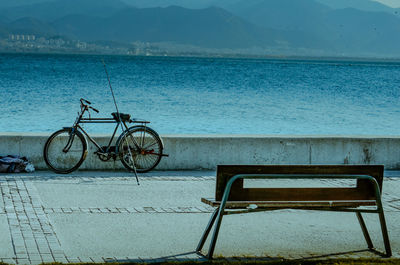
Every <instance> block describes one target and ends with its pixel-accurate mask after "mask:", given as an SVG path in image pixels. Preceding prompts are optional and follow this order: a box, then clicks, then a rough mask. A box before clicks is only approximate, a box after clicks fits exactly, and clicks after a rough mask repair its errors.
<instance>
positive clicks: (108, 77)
mask: <svg viewBox="0 0 400 265" xmlns="http://www.w3.org/2000/svg"><path fill="white" fill-rule="evenodd" d="M101 61H102V62H103V65H104V70H105V71H106V75H107V79H108V84H109V85H110V90H111V94H112V97H113V100H114V105H115V108H116V109H117V115H118V117H119V110H118V106H117V102H116V101H115V96H114V91H113V89H112V86H111V81H110V76H109V75H108V71H107V67H106V63H105V62H104V60H103V59H102V60H101Z"/></svg>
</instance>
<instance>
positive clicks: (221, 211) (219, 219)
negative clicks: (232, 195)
mask: <svg viewBox="0 0 400 265" xmlns="http://www.w3.org/2000/svg"><path fill="white" fill-rule="evenodd" d="M224 210H225V206H224V205H222V206H221V207H220V208H219V211H218V215H217V223H216V224H215V228H214V233H213V236H212V238H211V243H210V248H209V249H208V254H207V258H208V259H212V256H213V254H214V249H215V243H217V238H218V233H219V228H220V227H221V222H222V217H223V216H224Z"/></svg>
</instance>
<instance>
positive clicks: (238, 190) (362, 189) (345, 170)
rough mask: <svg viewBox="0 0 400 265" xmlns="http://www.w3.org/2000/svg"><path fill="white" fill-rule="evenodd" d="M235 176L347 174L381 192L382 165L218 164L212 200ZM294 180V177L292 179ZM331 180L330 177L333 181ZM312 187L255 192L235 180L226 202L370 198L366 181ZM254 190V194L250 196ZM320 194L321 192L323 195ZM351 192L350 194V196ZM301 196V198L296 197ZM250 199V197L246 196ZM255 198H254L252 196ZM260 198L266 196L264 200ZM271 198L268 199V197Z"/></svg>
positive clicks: (370, 191) (220, 197)
mask: <svg viewBox="0 0 400 265" xmlns="http://www.w3.org/2000/svg"><path fill="white" fill-rule="evenodd" d="M237 174H332V175H334V174H349V175H369V176H372V177H374V178H375V179H376V181H377V182H378V185H379V187H380V189H382V181H383V166H379V165H378V166H377V165H373V166H369V165H357V166H353V165H352V166H348V165H318V166H314V165H291V166H283V165H262V166H261V165H260V166H256V165H233V166H230V165H219V166H218V168H217V183H216V189H215V199H216V200H217V201H218V200H221V199H222V195H223V193H224V190H225V186H226V184H227V182H228V181H229V179H230V178H232V177H233V176H234V175H237ZM294 178H296V177H295V176H294ZM333 178H334V177H332V179H333ZM329 189H330V188H316V189H308V190H301V189H300V188H299V189H298V190H289V189H288V188H279V190H276V191H274V190H273V189H271V188H270V189H269V190H265V189H264V190H261V189H259V190H258V191H257V188H252V189H248V188H244V186H243V179H238V180H237V181H235V183H234V184H233V185H232V189H231V196H230V197H229V200H242V201H250V200H265V201H266V200H269V199H268V198H271V199H272V200H278V201H287V200H291V201H297V200H300V199H299V198H300V197H303V200H307V201H311V200H324V199H323V198H324V197H325V198H327V199H328V200H330V199H331V198H333V197H335V198H341V199H344V200H370V199H374V194H375V191H374V188H373V186H372V185H371V183H370V182H369V181H365V180H358V181H357V185H356V189H357V191H356V190H355V189H352V190H351V189H349V188H343V189H341V188H331V190H329ZM253 191H254V193H253ZM265 191H266V192H265ZM321 192H324V193H323V194H322V193H321ZM353 192H354V193H353ZM300 195H301V196H300ZM246 196H251V197H246ZM254 196H255V197H254ZM264 196H267V197H265V198H264ZM268 196H271V197H268Z"/></svg>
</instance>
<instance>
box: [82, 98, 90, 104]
mask: <svg viewBox="0 0 400 265" xmlns="http://www.w3.org/2000/svg"><path fill="white" fill-rule="evenodd" d="M80 101H81V103H83V102H86V103H87V104H89V105H90V104H92V103H91V102H90V101H89V100H86V99H84V98H81V99H80Z"/></svg>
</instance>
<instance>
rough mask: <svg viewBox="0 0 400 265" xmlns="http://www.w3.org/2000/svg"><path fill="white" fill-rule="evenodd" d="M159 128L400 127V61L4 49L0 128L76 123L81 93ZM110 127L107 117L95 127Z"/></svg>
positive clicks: (284, 130) (370, 131) (103, 111)
mask: <svg viewBox="0 0 400 265" xmlns="http://www.w3.org/2000/svg"><path fill="white" fill-rule="evenodd" d="M102 59H104V60H105V62H106V64H107V67H108V72H109V74H110V77H111V83H112V86H113V88H114V91H115V96H116V99H117V102H118V105H119V109H120V111H121V112H127V113H130V114H132V116H133V117H136V118H142V119H147V120H149V121H151V125H150V126H151V127H153V128H154V129H156V130H157V131H158V132H159V133H162V134H179V133H190V134H192V133H200V134H203V133H205V134H281V135H283V134H298V135H300V134H301V135H302V134H334V135H341V134H346V135H347V134H361V135H398V134H399V133H400V63H386V62H382V63H379V62H350V61H345V62H340V61H307V60H298V61H293V60H271V59H224V58H180V57H179V58H176V57H127V56H89V55H26V54H0V106H1V115H0V131H11V132H51V131H54V130H56V129H59V128H61V127H63V126H70V125H72V123H73V122H74V120H75V116H76V113H77V111H78V109H79V98H81V97H83V98H86V99H89V100H90V101H92V103H93V105H94V106H95V107H96V108H98V109H100V114H98V115H95V113H93V117H99V116H101V117H109V116H110V113H111V112H113V111H114V105H113V101H112V97H111V92H110V89H109V87H108V81H107V77H106V74H105V72H104V68H103V65H102V63H101V60H102ZM88 129H89V130H90V131H93V132H97V133H111V128H110V127H109V126H104V125H101V124H100V125H96V126H89V127H88Z"/></svg>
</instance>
